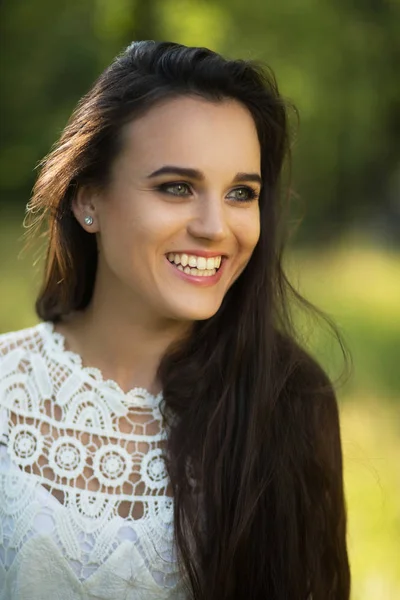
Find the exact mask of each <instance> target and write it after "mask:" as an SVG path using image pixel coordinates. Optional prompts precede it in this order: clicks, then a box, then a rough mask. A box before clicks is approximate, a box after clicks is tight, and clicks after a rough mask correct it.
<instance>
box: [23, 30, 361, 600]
mask: <svg viewBox="0 0 400 600" xmlns="http://www.w3.org/2000/svg"><path fill="white" fill-rule="evenodd" d="M182 94H196V95H200V96H201V97H204V98H207V99H210V100H212V101H218V100H220V99H225V98H233V99H235V100H237V101H239V102H241V103H242V104H243V105H244V106H246V107H247V108H248V110H249V111H250V112H251V114H252V116H253V119H254V122H255V124H256V127H257V132H258V137H259V141H260V146H261V163H262V164H261V167H262V169H261V171H262V181H263V185H262V191H261V197H260V219H261V234H260V239H259V241H258V244H257V246H256V248H255V250H254V252H253V255H252V257H251V259H250V262H249V263H248V265H247V267H246V269H245V270H244V272H243V273H242V274H241V275H240V277H239V278H238V279H237V280H236V281H235V283H234V284H233V285H232V286H231V288H230V289H229V291H228V292H227V294H226V296H225V298H224V300H223V303H222V305H221V307H220V309H219V310H218V312H217V313H216V314H215V315H214V316H213V317H211V318H210V319H207V320H205V321H198V322H195V323H194V324H193V329H192V331H191V333H190V334H188V336H187V337H186V338H185V339H182V340H180V342H179V343H176V344H175V345H174V346H171V347H170V348H169V350H168V352H167V353H166V354H165V356H164V357H163V358H162V360H161V363H160V365H159V370H158V374H159V377H160V381H161V383H162V386H163V396H164V404H163V406H162V411H163V415H164V418H165V422H166V423H168V424H169V428H170V434H169V437H168V446H167V451H166V458H167V465H168V471H169V474H170V478H171V483H172V487H173V492H174V516H175V521H174V523H175V524H174V527H175V539H176V543H177V548H178V557H179V560H180V564H181V568H182V573H183V574H184V579H185V580H186V581H187V582H188V588H189V593H190V595H191V596H192V597H193V598H195V599H196V600H200V599H201V600H228V599H246V600H248V599H264V598H265V599H268V600H311V599H312V600H330V599H335V600H348V598H349V594H350V571H349V561H348V555H347V547H346V506H345V499H344V492H343V469H342V450H341V440H340V427H339V417H338V407H337V401H336V395H335V392H334V387H333V384H332V383H331V381H330V379H329V377H328V375H327V374H326V372H325V371H324V370H323V369H322V367H321V366H320V364H319V363H318V362H317V361H316V360H315V359H313V358H312V356H311V355H310V353H309V352H307V351H306V350H305V349H304V348H303V347H302V344H301V343H300V341H299V336H298V333H297V331H296V327H295V325H294V320H293V318H292V311H291V306H292V304H291V303H292V301H293V300H295V301H296V302H297V303H300V304H301V305H302V306H304V307H305V308H307V309H309V310H310V311H314V313H317V314H318V315H319V316H320V317H322V318H323V319H325V320H326V321H327V322H328V324H329V326H330V327H331V328H332V329H333V331H334V333H335V335H336V336H337V339H338V341H339V343H340V345H341V348H342V350H343V354H344V357H345V359H346V352H348V351H347V350H346V349H345V348H346V347H345V344H344V342H343V340H342V339H341V335H340V333H339V331H338V330H337V328H336V326H335V324H334V323H332V321H331V320H330V318H329V317H328V316H327V315H325V314H324V313H322V311H320V310H318V309H317V308H316V307H314V306H313V305H311V304H310V303H309V302H308V301H307V300H305V299H304V298H303V297H302V296H301V295H300V294H299V293H298V292H297V291H296V290H295V289H294V288H293V287H292V285H291V284H290V283H289V281H288V279H287V277H286V275H285V273H284V270H283V266H282V258H283V251H284V247H285V245H286V242H287V222H288V219H287V215H288V212H287V211H288V207H287V204H285V201H284V198H286V197H287V196H285V195H283V194H282V193H281V187H282V186H281V178H282V170H283V165H284V163H285V157H286V156H287V154H288V151H289V140H288V137H289V136H288V129H289V128H288V114H287V108H286V105H285V102H284V101H283V100H282V98H281V96H280V94H279V92H278V88H277V85H276V82H275V79H274V77H273V75H272V74H271V72H269V71H268V70H267V69H266V68H262V67H261V66H260V65H259V64H258V63H255V62H253V61H244V60H226V59H224V58H223V57H221V56H220V55H218V54H216V53H215V52H212V51H210V50H208V49H205V48H191V47H185V46H183V45H179V44H174V43H169V42H162V43H156V42H150V41H145V42H136V43H133V44H131V45H130V46H129V47H128V48H127V49H126V51H125V52H123V53H122V54H121V55H120V56H118V57H117V58H116V60H115V61H114V62H113V63H112V64H111V65H110V66H109V67H108V68H107V69H106V70H105V71H104V73H103V74H102V75H101V76H100V77H99V79H98V80H97V82H96V83H95V85H94V86H93V88H92V89H91V90H90V91H89V93H88V94H87V95H85V96H84V97H83V98H82V100H81V101H80V102H79V104H78V106H77V108H76V110H75V111H74V113H73V115H72V117H71V119H70V121H69V123H68V124H67V127H66V128H65V130H64V132H63V134H62V136H61V138H60V140H59V141H58V142H57V144H56V145H55V147H54V148H53V149H52V151H51V153H50V154H49V155H48V156H47V157H46V158H45V159H44V161H43V162H42V164H41V166H42V169H41V172H40V175H39V177H38V180H37V182H36V185H35V188H34V192H33V196H32V198H31V200H30V202H29V204H28V215H29V217H30V219H31V225H32V228H33V231H35V232H36V231H37V227H39V228H40V225H41V224H42V223H43V222H46V223H47V224H48V235H49V241H48V250H47V260H46V273H45V277H44V281H43V286H42V288H41V290H40V293H39V296H38V299H37V302H36V310H37V314H38V316H39V317H40V318H41V319H43V320H51V321H53V322H56V321H58V320H60V319H61V318H62V317H63V316H64V315H67V314H68V313H70V312H71V311H73V310H82V309H84V308H85V307H86V306H87V305H88V304H89V302H90V300H91V296H92V292H93V287H94V281H95V276H96V266H97V249H96V240H95V236H93V235H90V234H88V233H86V232H85V231H84V230H83V228H82V227H81V226H80V225H79V224H78V223H77V221H76V220H75V218H74V216H73V213H72V211H71V200H72V197H73V194H74V193H75V191H76V189H77V187H78V186H80V185H84V184H92V185H97V186H103V185H107V181H108V175H109V172H110V166H111V164H112V161H113V160H114V158H115V157H116V155H117V153H118V152H119V151H120V148H121V135H120V134H121V130H122V128H123V126H124V124H125V123H127V122H128V121H131V120H134V119H135V118H136V117H137V116H138V115H139V114H143V113H144V112H145V111H147V110H149V108H151V107H152V106H154V104H155V103H156V102H157V101H159V100H161V99H165V98H166V97H174V96H177V95H182ZM171 415H174V417H173V418H172V417H171ZM193 482H194V483H193Z"/></svg>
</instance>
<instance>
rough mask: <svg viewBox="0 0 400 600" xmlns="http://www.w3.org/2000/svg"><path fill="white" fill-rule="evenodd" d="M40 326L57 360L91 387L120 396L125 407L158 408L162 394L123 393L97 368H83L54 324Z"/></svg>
mask: <svg viewBox="0 0 400 600" xmlns="http://www.w3.org/2000/svg"><path fill="white" fill-rule="evenodd" d="M42 326H43V329H44V332H45V334H46V336H45V339H46V342H47V344H49V346H50V347H51V350H52V352H56V353H57V358H58V359H59V360H60V359H64V361H66V362H67V363H68V364H69V365H70V367H71V368H72V369H74V370H76V369H79V371H80V372H81V374H82V375H83V376H85V377H86V378H88V380H89V382H90V383H91V384H92V385H93V384H95V385H96V387H98V388H102V389H108V390H110V391H113V392H114V394H115V393H117V394H118V395H120V396H121V399H122V401H123V402H124V404H126V405H136V406H137V405H140V406H149V407H156V406H159V404H160V402H161V401H162V399H163V393H162V392H159V394H157V395H156V396H155V395H154V394H151V393H150V392H149V391H148V390H147V389H145V388H142V387H133V388H132V389H130V390H129V391H128V392H124V390H123V389H122V388H121V387H120V386H119V385H118V383H117V382H116V381H114V380H113V379H105V378H104V376H103V373H102V372H101V370H100V369H98V368H97V367H90V366H85V365H84V364H83V359H82V357H81V356H80V355H79V354H77V353H76V352H73V351H72V350H68V349H67V342H66V339H65V336H64V335H63V334H62V333H60V332H58V331H56V330H55V329H54V323H53V322H52V321H45V322H44V323H42Z"/></svg>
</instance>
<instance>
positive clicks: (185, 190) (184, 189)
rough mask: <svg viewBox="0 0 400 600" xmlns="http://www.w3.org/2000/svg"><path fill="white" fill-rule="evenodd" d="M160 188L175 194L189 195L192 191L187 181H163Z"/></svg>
mask: <svg viewBox="0 0 400 600" xmlns="http://www.w3.org/2000/svg"><path fill="white" fill-rule="evenodd" d="M160 190H161V191H163V192H167V194H172V195H174V196H187V195H188V194H190V193H191V191H190V187H189V186H188V184H187V183H163V184H162V185H160Z"/></svg>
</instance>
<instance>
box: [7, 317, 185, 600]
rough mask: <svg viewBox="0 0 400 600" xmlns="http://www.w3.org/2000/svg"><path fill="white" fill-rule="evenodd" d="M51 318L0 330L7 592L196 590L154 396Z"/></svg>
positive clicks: (67, 598) (23, 598)
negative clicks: (181, 557) (124, 386)
mask: <svg viewBox="0 0 400 600" xmlns="http://www.w3.org/2000/svg"><path fill="white" fill-rule="evenodd" d="M161 400H162V394H159V395H158V396H157V397H156V396H152V395H151V394H149V393H148V392H147V391H146V390H144V389H138V388H135V389H133V390H132V391H130V392H129V393H124V392H123V391H122V390H121V389H120V388H119V387H118V385H117V384H116V383H115V382H112V381H104V380H103V378H102V376H101V373H100V372H99V371H98V370H97V369H93V368H87V367H83V366H82V363H81V359H80V357H79V356H78V355H76V354H74V353H72V352H69V351H67V350H66V349H65V347H64V338H63V336H62V335H60V334H59V333H57V332H55V331H54V329H53V325H52V324H51V323H49V322H46V323H40V324H39V325H36V326H34V327H31V328H29V329H24V330H21V331H18V332H13V333H8V334H3V335H0V436H1V439H0V443H1V445H0V600H43V599H46V600H47V599H48V600H53V599H54V600H55V599H57V600H99V599H104V600H111V599H112V600H139V599H143V600H156V599H157V600H163V599H167V598H168V599H172V598H173V599H174V600H175V599H177V600H179V599H182V600H184V599H185V600H186V599H187V598H189V595H188V593H187V591H185V587H184V581H183V578H181V577H180V576H179V573H178V568H177V563H176V554H175V547H174V545H173V498H172V497H171V491H170V483H169V480H168V476H167V471H166V467H165V462H164V459H163V448H164V446H165V439H166V435H167V433H166V430H165V429H164V428H163V426H162V418H161V413H160V410H159V405H160V402H161Z"/></svg>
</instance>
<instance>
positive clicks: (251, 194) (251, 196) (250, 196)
mask: <svg viewBox="0 0 400 600" xmlns="http://www.w3.org/2000/svg"><path fill="white" fill-rule="evenodd" d="M232 194H235V197H234V200H239V202H250V200H255V199H256V198H258V194H257V192H256V190H254V189H253V188H250V187H247V186H245V187H239V188H236V189H234V190H232V191H231V193H230V194H229V196H228V198H232Z"/></svg>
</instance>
